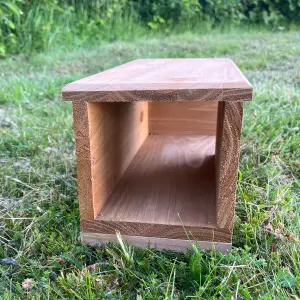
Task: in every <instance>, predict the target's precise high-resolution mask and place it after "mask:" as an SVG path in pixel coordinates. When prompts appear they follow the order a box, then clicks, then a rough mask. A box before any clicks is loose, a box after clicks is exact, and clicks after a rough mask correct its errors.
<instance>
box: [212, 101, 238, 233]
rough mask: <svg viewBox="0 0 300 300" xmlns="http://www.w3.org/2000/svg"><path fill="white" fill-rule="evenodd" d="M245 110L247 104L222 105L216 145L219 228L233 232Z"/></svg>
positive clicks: (223, 103)
mask: <svg viewBox="0 0 300 300" xmlns="http://www.w3.org/2000/svg"><path fill="white" fill-rule="evenodd" d="M243 106H244V103H243V102H221V103H220V104H219V113H218V126H217V143H216V169H217V176H216V179H217V183H216V185H217V224H218V226H219V227H220V228H228V229H229V230H232V228H233V222H234V208H235V198H236V185H237V172H238V164H239V157H240V137H241V129H242V119H243Z"/></svg>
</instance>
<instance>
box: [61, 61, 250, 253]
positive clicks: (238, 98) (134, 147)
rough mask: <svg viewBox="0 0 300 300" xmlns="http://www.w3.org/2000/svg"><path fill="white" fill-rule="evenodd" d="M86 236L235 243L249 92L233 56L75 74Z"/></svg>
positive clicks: (140, 242) (68, 93)
mask: <svg viewBox="0 0 300 300" xmlns="http://www.w3.org/2000/svg"><path fill="white" fill-rule="evenodd" d="M62 97H63V99H64V100H66V101H72V104H73V118H74V132H75V140H76V156H77V173H78V190H79V204H80V219H81V239H82V241H83V242H84V243H88V244H96V243H98V242H101V243H102V244H103V243H104V244H105V243H107V242H109V241H116V231H119V232H120V233H121V235H122V236H123V238H124V240H125V241H127V242H128V243H131V244H134V245H137V246H141V247H154V248H157V249H170V250H175V251H185V250H186V249H187V248H189V247H190V245H191V242H193V241H197V243H198V245H199V246H200V247H203V248H211V247H215V249H217V250H220V251H226V250H228V249H230V248H231V239H232V229H233V222H234V210H235V198H236V184H237V171H238V162H239V152H240V135H241V127H242V116H243V105H244V101H249V100H251V99H252V86H251V84H250V83H249V82H248V80H247V79H246V78H245V77H244V75H243V74H242V73H241V71H240V70H239V69H238V67H237V66H236V65H235V64H234V62H233V61H232V60H230V59H227V58H209V59H197V58H194V59H140V60H135V61H132V62H129V63H127V64H124V65H121V66H118V67H116V68H113V69H110V70H107V71H104V72H102V73H99V74H96V75H93V76H90V77H87V78H84V79H82V80H79V81H75V82H73V83H70V84H68V85H67V86H66V87H65V88H64V89H63V91H62Z"/></svg>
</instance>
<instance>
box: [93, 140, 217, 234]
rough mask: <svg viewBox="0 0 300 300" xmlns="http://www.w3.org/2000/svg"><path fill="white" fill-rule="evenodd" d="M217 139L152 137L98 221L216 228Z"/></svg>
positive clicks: (143, 146)
mask: <svg viewBox="0 0 300 300" xmlns="http://www.w3.org/2000/svg"><path fill="white" fill-rule="evenodd" d="M214 151H215V137H213V136H183V137H180V136H179V137H178V136H165V135H153V136H148V138H147V139H146V141H145V142H144V144H143V145H142V146H141V148H140V150H139V151H138V153H137V154H136V156H135V157H134V158H133V160H132V161H131V163H130V165H129V167H128V169H127V170H126V171H125V173H124V175H123V176H122V178H121V180H120V182H119V183H118V184H117V186H116V187H115V189H114V190H113V192H112V194H111V195H110V197H109V198H108V199H107V200H106V202H105V204H104V206H103V208H102V209H101V211H100V213H99V214H98V216H97V217H96V220H99V221H106V222H110V221H113V222H134V223H147V224H148V223H149V224H165V225H174V226H176V225H180V226H181V225H182V224H184V225H185V226H195V227H208V228H214V227H215V225H216V201H215V198H216V191H215V159H214Z"/></svg>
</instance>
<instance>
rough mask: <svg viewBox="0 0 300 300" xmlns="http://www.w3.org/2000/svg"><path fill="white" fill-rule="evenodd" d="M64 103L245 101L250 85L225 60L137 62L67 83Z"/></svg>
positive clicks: (199, 59)
mask: <svg viewBox="0 0 300 300" xmlns="http://www.w3.org/2000/svg"><path fill="white" fill-rule="evenodd" d="M62 96H63V99H64V100H68V101H75V100H80V101H89V102H135V101H204V100H206V101H208V100H212V101H216V100H217V101H248V100H251V98H252V86H251V85H250V83H249V82H248V80H247V79H246V78H245V76H244V75H243V74H242V73H241V71H240V70H239V69H238V68H237V66H236V65H235V63H234V62H233V61H232V60H231V59H228V58H186V59H139V60H135V61H132V62H129V63H127V64H124V65H121V66H119V67H116V68H113V69H110V70H107V71H105V72H102V73H99V74H96V75H93V76H90V77H87V78H84V79H81V80H78V81H75V82H73V83H70V84H68V85H67V86H66V87H65V88H64V89H63V91H62Z"/></svg>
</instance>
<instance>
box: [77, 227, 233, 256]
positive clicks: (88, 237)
mask: <svg viewBox="0 0 300 300" xmlns="http://www.w3.org/2000/svg"><path fill="white" fill-rule="evenodd" d="M80 236H81V240H82V242H83V243H84V244H87V245H97V244H98V245H99V244H101V245H105V244H107V243H109V242H114V243H118V239H117V236H116V235H115V234H101V233H85V232H82V233H81V234H80ZM122 240H123V241H125V242H126V243H129V244H133V245H135V246H138V247H141V248H155V249H157V250H172V251H177V252H187V250H188V249H190V248H191V247H192V245H193V244H194V245H196V246H197V247H198V248H200V249H204V250H212V249H215V250H217V251H220V252H223V253H226V252H228V251H229V250H231V243H220V242H208V241H195V240H187V239H184V240H178V239H168V238H156V237H144V236H128V235H122Z"/></svg>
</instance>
